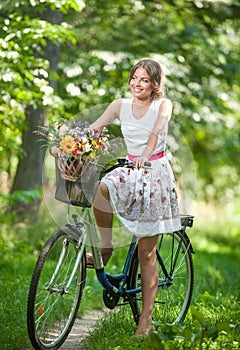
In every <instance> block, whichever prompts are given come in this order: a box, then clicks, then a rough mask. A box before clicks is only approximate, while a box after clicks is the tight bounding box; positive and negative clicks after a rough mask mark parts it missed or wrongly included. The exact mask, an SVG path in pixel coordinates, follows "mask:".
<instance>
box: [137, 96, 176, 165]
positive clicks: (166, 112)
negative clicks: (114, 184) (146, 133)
mask: <svg viewBox="0 0 240 350" xmlns="http://www.w3.org/2000/svg"><path fill="white" fill-rule="evenodd" d="M171 115H172V102H171V101H170V100H168V99H165V100H164V101H163V102H162V103H161V105H160V108H159V112H158V118H157V120H156V123H155V125H154V127H153V130H152V133H151V135H150V137H149V139H148V143H147V145H146V147H145V149H144V151H143V153H142V154H141V156H140V157H137V158H135V159H134V160H133V164H134V166H135V167H136V168H141V167H142V166H143V165H144V162H146V161H147V160H148V159H149V158H150V157H151V155H152V154H153V152H154V150H155V149H156V147H157V144H158V138H159V134H160V133H161V132H162V131H163V130H164V129H165V127H166V125H167V124H168V122H169V120H170V119H171Z"/></svg>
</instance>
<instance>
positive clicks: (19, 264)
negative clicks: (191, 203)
mask: <svg viewBox="0 0 240 350" xmlns="http://www.w3.org/2000/svg"><path fill="white" fill-rule="evenodd" d="M195 212H198V215H197V217H196V219H195V223H194V227H193V228H192V229H191V230H189V231H188V232H189V236H190V237H191V241H192V244H193V247H194V250H195V254H194V266H195V287H194V295H193V300H192V306H193V307H194V308H193V309H192V310H190V311H189V314H188V316H187V319H186V322H185V323H184V325H183V326H178V327H175V328H173V327H172V328H169V326H168V325H158V326H157V332H156V334H152V335H151V336H150V337H148V338H146V339H135V338H132V335H133V334H134V330H135V324H134V322H133V319H132V315H131V312H130V309H129V308H128V307H123V308H121V309H120V310H118V309H117V311H116V312H115V311H114V312H110V313H106V317H105V318H104V320H103V321H101V322H99V323H98V325H97V328H96V329H95V330H94V332H93V333H92V334H91V336H90V337H89V339H88V350H93V349H94V350H95V349H98V350H101V349H102V350H108V349H109V350H110V349H111V350H115V349H122V350H125V349H137V348H140V349H141V348H142V349H190V348H191V349H219V350H220V349H221V350H222V349H238V348H239V344H240V337H239V333H240V325H239V319H240V310H239V280H240V279H239V277H240V272H239V246H240V235H239V224H240V222H239V216H240V215H239V207H237V205H236V204H235V206H233V205H229V206H227V207H226V208H224V210H223V209H222V208H217V207H216V208H214V207H213V206H206V205H200V204H198V205H197V206H196V208H195ZM56 229H57V227H56V224H54V222H53V220H52V218H49V217H48V216H46V215H45V214H44V220H43V218H41V219H40V221H39V223H38V224H37V225H26V224H24V223H20V224H19V223H14V221H13V220H12V218H11V217H10V216H7V215H5V216H4V221H2V222H1V232H0V244H1V253H0V273H1V279H0V290H1V303H0V313H1V324H0V332H1V344H2V347H3V348H4V349H5V350H12V349H14V350H18V349H19V350H20V349H21V350H23V349H30V348H31V346H30V343H29V340H28V335H27V330H26V304H27V295H28V288H29V284H30V278H31V274H32V271H33V267H34V264H35V261H36V259H37V255H38V252H39V249H40V248H41V247H42V244H43V242H44V241H45V240H46V239H47V238H48V237H49V236H50V234H51V233H53V232H54V231H55V230H56ZM124 250H125V248H124V247H122V248H121V249H120V248H119V249H117V250H116V253H115V255H114V256H113V257H112V258H111V264H110V267H109V269H110V270H111V271H112V272H116V271H119V268H120V266H121V265H122V261H123V256H124V254H125V253H124ZM101 295H102V290H101V288H100V286H99V284H98V282H97V279H96V276H95V271H91V270H88V271H87V285H86V288H85V291H84V298H83V301H82V303H81V307H80V311H79V315H80V316H81V315H82V314H84V313H86V312H89V311H90V310H91V309H93V308H99V309H101V308H103V302H102V298H101ZM164 339H165V340H164Z"/></svg>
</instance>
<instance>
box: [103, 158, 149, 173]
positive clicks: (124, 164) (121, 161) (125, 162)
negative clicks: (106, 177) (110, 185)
mask: <svg viewBox="0 0 240 350" xmlns="http://www.w3.org/2000/svg"><path fill="white" fill-rule="evenodd" d="M120 167H124V168H129V169H134V166H133V162H131V161H130V160H128V159H126V158H118V162H117V163H116V164H114V165H112V166H111V167H110V168H108V169H105V170H104V173H105V174H107V173H109V172H110V171H112V170H114V169H116V168H120ZM143 167H144V168H151V163H150V162H145V163H144V166H143Z"/></svg>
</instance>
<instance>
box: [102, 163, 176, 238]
mask: <svg viewBox="0 0 240 350" xmlns="http://www.w3.org/2000/svg"><path fill="white" fill-rule="evenodd" d="M101 181H102V182H103V183H105V184H106V185H107V187H108V190H109V193H110V199H111V205H112V208H113V210H114V212H115V214H116V215H117V216H118V217H119V219H120V221H121V222H122V224H123V225H124V226H125V227H126V228H127V230H128V231H129V232H130V233H132V234H135V235H136V236H137V237H146V236H154V235H156V234H161V233H169V232H174V231H177V230H179V229H180V228H181V223H180V216H179V208H178V200H177V191H176V184H175V179H174V176H173V172H172V169H171V167H170V164H169V162H168V160H167V158H166V157H163V158H160V159H157V160H154V161H152V162H151V169H143V168H142V169H139V170H138V169H126V168H117V169H115V170H113V171H111V172H110V173H108V174H107V175H106V176H104V178H103V179H102V180H101Z"/></svg>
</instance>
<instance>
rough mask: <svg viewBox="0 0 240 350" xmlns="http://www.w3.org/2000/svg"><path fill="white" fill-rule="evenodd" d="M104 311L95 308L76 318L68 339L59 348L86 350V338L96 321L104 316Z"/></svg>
mask: <svg viewBox="0 0 240 350" xmlns="http://www.w3.org/2000/svg"><path fill="white" fill-rule="evenodd" d="M103 315H104V313H103V312H101V311H99V310H93V311H91V312H90V313H89V314H87V315H85V316H83V317H82V318H81V319H79V318H78V319H76V320H75V322H74V325H73V328H72V330H71V333H70V334H69V336H68V338H67V340H66V341H65V342H64V344H63V345H62V346H61V347H60V348H59V349H60V350H85V349H87V347H86V342H85V339H86V337H87V336H88V335H89V332H90V331H91V330H92V329H93V328H94V325H95V323H96V322H97V321H98V320H100V319H101V318H102V317H103Z"/></svg>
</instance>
